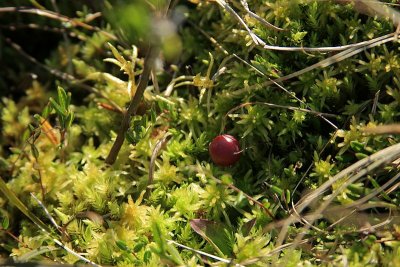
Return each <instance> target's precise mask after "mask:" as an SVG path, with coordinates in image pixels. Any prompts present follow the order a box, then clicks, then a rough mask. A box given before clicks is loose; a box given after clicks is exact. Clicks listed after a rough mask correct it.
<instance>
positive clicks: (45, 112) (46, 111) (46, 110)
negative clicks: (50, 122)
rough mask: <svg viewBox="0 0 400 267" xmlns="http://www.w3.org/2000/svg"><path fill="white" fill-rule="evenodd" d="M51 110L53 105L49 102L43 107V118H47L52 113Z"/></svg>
mask: <svg viewBox="0 0 400 267" xmlns="http://www.w3.org/2000/svg"><path fill="white" fill-rule="evenodd" d="M51 111H52V108H51V106H50V105H49V104H47V105H46V106H45V107H44V108H43V111H42V117H43V118H47V117H48V116H49V115H50V113H51Z"/></svg>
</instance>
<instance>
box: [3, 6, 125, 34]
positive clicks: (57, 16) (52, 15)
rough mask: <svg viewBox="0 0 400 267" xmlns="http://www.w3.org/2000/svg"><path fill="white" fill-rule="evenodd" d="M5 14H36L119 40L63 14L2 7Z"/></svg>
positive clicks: (27, 8) (35, 9)
mask: <svg viewBox="0 0 400 267" xmlns="http://www.w3.org/2000/svg"><path fill="white" fill-rule="evenodd" d="M3 12H19V13H29V14H35V15H39V16H43V17H47V18H50V19H54V20H58V21H61V22H68V23H70V24H71V25H72V26H79V27H82V28H85V29H88V30H92V31H96V32H100V33H102V34H104V35H105V36H107V37H108V38H110V39H111V40H117V39H118V38H117V37H116V36H115V35H114V34H112V33H109V32H106V31H104V30H102V29H100V28H98V27H95V26H92V25H89V24H87V23H84V22H82V21H79V20H77V19H71V18H69V17H67V16H64V15H61V14H58V13H55V12H52V11H49V10H41V9H37V8H31V7H1V8H0V13H3Z"/></svg>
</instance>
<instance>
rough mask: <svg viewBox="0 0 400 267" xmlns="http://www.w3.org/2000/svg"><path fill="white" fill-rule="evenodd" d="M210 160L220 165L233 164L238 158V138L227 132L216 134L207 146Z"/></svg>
mask: <svg viewBox="0 0 400 267" xmlns="http://www.w3.org/2000/svg"><path fill="white" fill-rule="evenodd" d="M208 151H209V152H210V156H211V159H212V161H213V162H214V163H215V164H217V165H220V166H230V165H233V164H235V163H236V162H237V161H238V160H239V158H240V146H239V142H238V140H236V138H235V137H233V136H232V135H229V134H223V135H218V136H217V137H215V138H214V140H212V142H211V143H210V145H209V147H208Z"/></svg>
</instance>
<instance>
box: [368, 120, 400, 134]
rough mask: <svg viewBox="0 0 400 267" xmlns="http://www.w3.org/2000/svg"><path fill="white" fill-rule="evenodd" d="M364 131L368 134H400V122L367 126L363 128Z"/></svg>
mask: <svg viewBox="0 0 400 267" xmlns="http://www.w3.org/2000/svg"><path fill="white" fill-rule="evenodd" d="M362 131H363V132H364V133H368V134H400V124H398V123H395V124H386V125H379V126H367V127H365V128H364V129H362Z"/></svg>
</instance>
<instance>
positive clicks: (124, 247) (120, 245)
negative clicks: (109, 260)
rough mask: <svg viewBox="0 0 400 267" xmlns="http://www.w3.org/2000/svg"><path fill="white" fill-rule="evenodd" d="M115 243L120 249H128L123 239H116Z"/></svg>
mask: <svg viewBox="0 0 400 267" xmlns="http://www.w3.org/2000/svg"><path fill="white" fill-rule="evenodd" d="M115 244H116V245H117V247H118V248H119V249H120V250H123V251H130V249H129V248H128V246H127V245H126V243H125V241H122V240H117V241H115Z"/></svg>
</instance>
